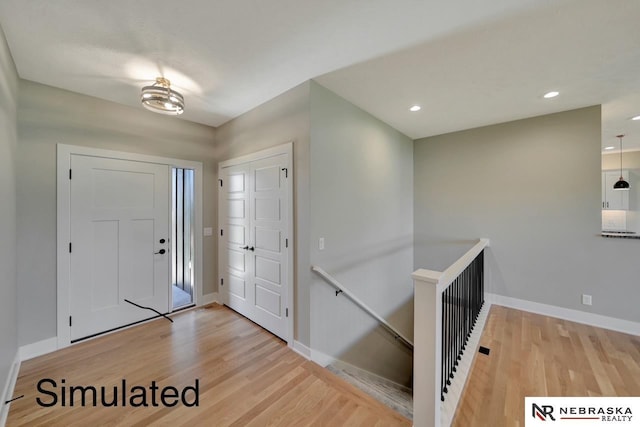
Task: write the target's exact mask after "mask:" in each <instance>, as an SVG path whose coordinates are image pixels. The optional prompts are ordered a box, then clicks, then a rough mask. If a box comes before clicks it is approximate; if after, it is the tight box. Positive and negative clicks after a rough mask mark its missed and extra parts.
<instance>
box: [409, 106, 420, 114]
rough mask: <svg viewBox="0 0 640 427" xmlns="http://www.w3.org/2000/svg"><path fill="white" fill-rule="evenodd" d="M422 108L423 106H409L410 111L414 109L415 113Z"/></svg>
mask: <svg viewBox="0 0 640 427" xmlns="http://www.w3.org/2000/svg"><path fill="white" fill-rule="evenodd" d="M420 109H422V107H421V106H419V105H414V106H413V107H411V108H409V111H413V112H414V113H415V112H416V111H420Z"/></svg>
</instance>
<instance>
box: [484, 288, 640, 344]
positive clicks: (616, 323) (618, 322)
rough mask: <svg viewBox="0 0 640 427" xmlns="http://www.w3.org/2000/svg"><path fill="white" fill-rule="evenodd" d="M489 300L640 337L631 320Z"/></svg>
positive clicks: (498, 297) (513, 300) (523, 302)
mask: <svg viewBox="0 0 640 427" xmlns="http://www.w3.org/2000/svg"><path fill="white" fill-rule="evenodd" d="M486 296H487V299H488V300H489V301H491V302H492V303H493V304H495V305H503V306H505V307H509V308H515V309H518V310H522V311H528V312H531V313H536V314H543V315H545V316H550V317H557V318H559V319H564V320H569V321H571V322H576V323H584V324H586V325H591V326H596V327H599V328H604V329H611V330H613V331H618V332H623V333H625V334H631V335H638V336H640V323H638V322H632V321H630V320H624V319H616V318H615V317H609V316H603V315H600V314H595V313H588V312H586V311H579V310H573V309H570V308H564V307H558V306H555V305H548V304H542V303H539V302H533V301H526V300H522V299H518V298H511V297H506V296H503V295H497V294H486Z"/></svg>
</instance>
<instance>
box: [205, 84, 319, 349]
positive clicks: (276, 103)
mask: <svg viewBox="0 0 640 427" xmlns="http://www.w3.org/2000/svg"><path fill="white" fill-rule="evenodd" d="M285 142H293V169H294V183H293V185H294V220H295V224H296V225H295V235H296V241H295V245H296V246H295V256H294V270H295V273H294V274H295V301H296V312H295V339H296V340H297V341H300V342H301V343H303V344H305V345H309V288H308V283H309V275H310V271H309V82H306V83H303V84H301V85H299V86H297V87H295V88H293V89H291V90H289V91H287V92H285V93H283V94H282V95H280V96H277V97H276V98H274V99H272V100H270V101H268V102H266V103H265V104H263V105H261V106H258V107H256V108H255V109H253V110H251V111H249V112H247V113H245V114H243V115H241V116H240V117H237V118H236V119H234V120H231V121H230V122H227V123H225V124H224V125H222V126H221V127H219V128H218V129H217V131H216V150H215V157H216V159H217V160H218V161H224V160H228V159H232V158H234V157H238V156H242V155H245V154H249V153H253V152H255V151H258V150H261V149H265V148H269V147H273V146H276V145H280V144H283V143H285ZM216 188H217V187H216ZM216 191H217V190H216ZM215 197H217V194H216V195H215ZM213 259H215V260H217V258H213Z"/></svg>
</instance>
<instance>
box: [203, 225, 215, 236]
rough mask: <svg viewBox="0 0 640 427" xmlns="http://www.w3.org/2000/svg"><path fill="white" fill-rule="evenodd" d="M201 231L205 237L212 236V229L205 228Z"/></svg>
mask: <svg viewBox="0 0 640 427" xmlns="http://www.w3.org/2000/svg"><path fill="white" fill-rule="evenodd" d="M203 231H204V233H203V234H204V235H205V236H213V227H205V228H204V230H203Z"/></svg>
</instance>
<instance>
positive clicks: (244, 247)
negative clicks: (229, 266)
mask: <svg viewBox="0 0 640 427" xmlns="http://www.w3.org/2000/svg"><path fill="white" fill-rule="evenodd" d="M240 249H244V250H245V251H246V250H247V249H249V246H240Z"/></svg>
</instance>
